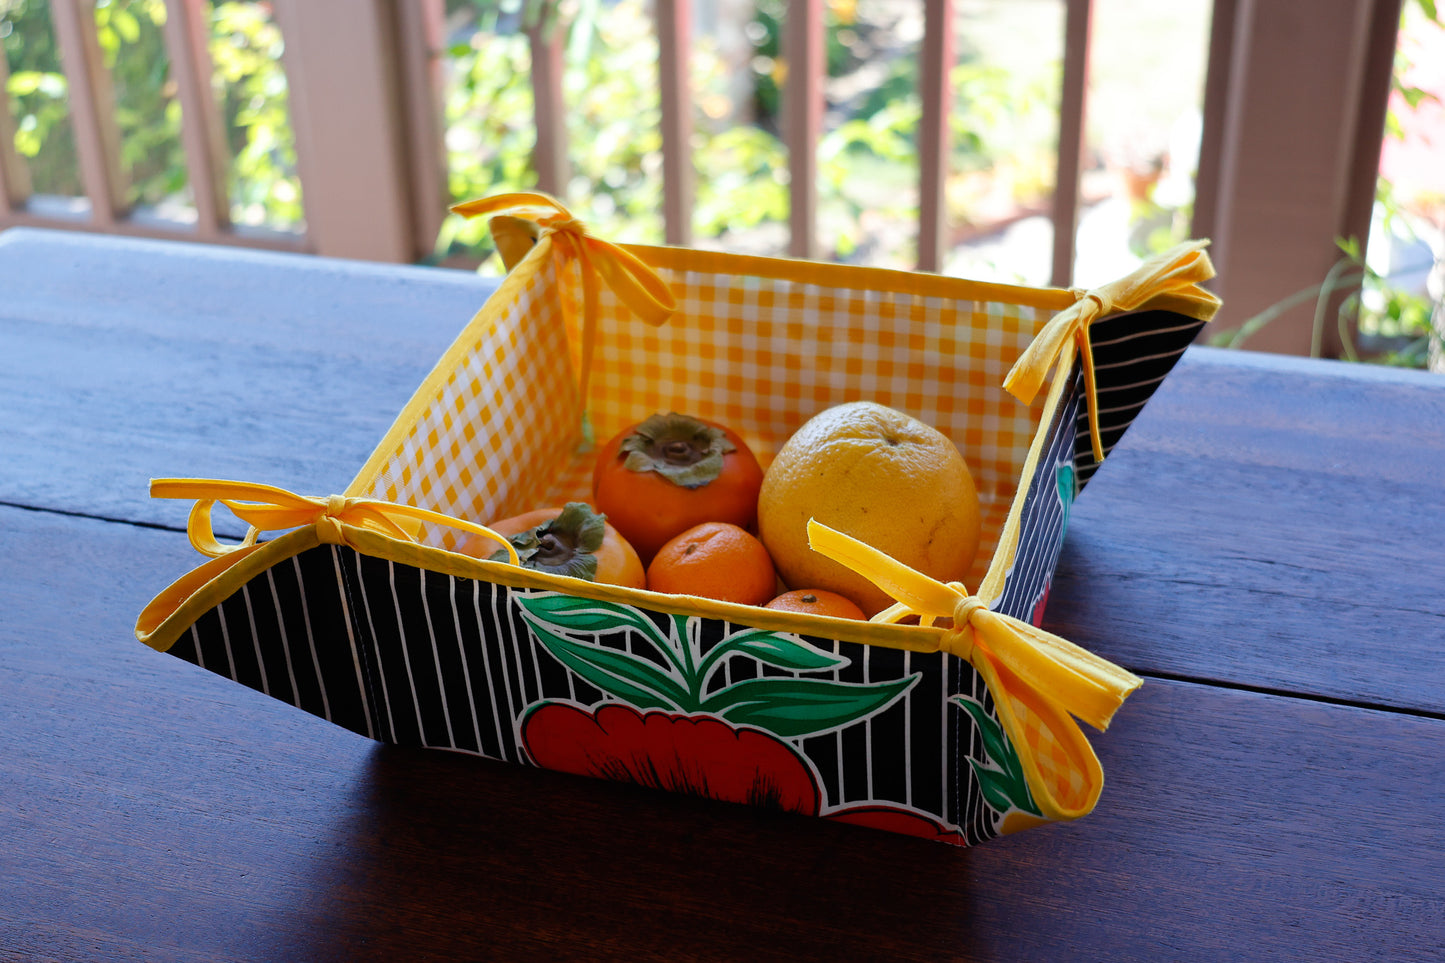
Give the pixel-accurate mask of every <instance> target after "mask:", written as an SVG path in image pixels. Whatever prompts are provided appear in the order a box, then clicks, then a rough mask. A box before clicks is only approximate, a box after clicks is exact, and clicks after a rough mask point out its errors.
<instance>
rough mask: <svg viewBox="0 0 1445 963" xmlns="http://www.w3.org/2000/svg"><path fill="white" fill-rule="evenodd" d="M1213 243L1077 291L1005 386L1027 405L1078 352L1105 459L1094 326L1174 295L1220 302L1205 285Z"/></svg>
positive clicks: (1192, 245)
mask: <svg viewBox="0 0 1445 963" xmlns="http://www.w3.org/2000/svg"><path fill="white" fill-rule="evenodd" d="M1208 244H1209V242H1208V241H1186V242H1185V243H1183V244H1180V245H1178V246H1176V247H1174V248H1171V249H1170V250H1168V251H1165V252H1164V253H1163V254H1158V255H1155V256H1154V257H1152V258H1150V259H1149V260H1147V261H1145V262H1144V263H1143V264H1141V265H1139V267H1138V268H1136V269H1135V270H1134V271H1133V272H1132V273H1130V274H1128V275H1126V276H1124V277H1122V278H1120V279H1119V280H1117V281H1111V282H1109V283H1108V284H1104V285H1101V286H1100V287H1097V288H1093V289H1091V290H1088V291H1079V290H1076V291H1075V292H1074V296H1075V298H1076V300H1075V301H1074V303H1073V304H1072V305H1070V306H1069V307H1067V308H1065V309H1064V310H1062V311H1060V312H1059V313H1058V314H1056V315H1054V316H1053V317H1052V318H1051V319H1050V320H1049V322H1048V323H1047V324H1045V325H1044V327H1043V329H1042V330H1040V331H1039V333H1038V334H1037V335H1036V336H1035V337H1034V340H1033V341H1032V342H1030V344H1029V346H1028V347H1027V348H1026V349H1025V350H1024V353H1023V354H1022V355H1020V356H1019V359H1018V360H1017V361H1016V362H1014V366H1013V368H1012V369H1010V371H1009V373H1008V376H1007V377H1006V378H1004V382H1003V386H1004V388H1005V389H1006V390H1007V391H1008V392H1009V394H1011V395H1013V396H1014V397H1015V398H1017V399H1019V400H1020V401H1022V402H1023V403H1024V404H1029V403H1030V402H1032V401H1033V400H1034V396H1036V395H1037V394H1038V393H1039V388H1040V387H1042V386H1043V383H1044V379H1045V377H1047V375H1048V372H1049V368H1050V367H1051V366H1053V365H1054V364H1055V363H1056V362H1057V368H1056V369H1055V370H1056V374H1063V373H1065V372H1067V371H1068V370H1069V368H1070V367H1071V366H1072V365H1073V363H1074V353H1075V352H1076V351H1077V352H1078V354H1079V356H1080V358H1082V360H1083V367H1084V396H1085V400H1086V402H1087V404H1088V410H1089V440H1090V441H1091V442H1092V443H1093V447H1094V460H1095V461H1096V462H1101V461H1103V460H1104V442H1103V439H1102V438H1101V437H1100V435H1099V411H1098V409H1099V402H1098V391H1097V388H1096V385H1095V381H1094V352H1093V349H1092V347H1091V346H1090V343H1089V325H1091V324H1093V323H1094V321H1095V320H1097V319H1098V318H1103V317H1107V316H1109V315H1111V314H1114V313H1116V312H1123V311H1133V310H1135V309H1137V308H1141V307H1143V306H1144V305H1145V304H1147V303H1148V302H1150V301H1152V300H1153V299H1154V298H1156V297H1158V296H1160V295H1163V294H1168V295H1173V296H1175V297H1179V298H1183V299H1185V300H1187V301H1190V302H1193V303H1195V304H1200V305H1206V306H1210V307H1209V311H1210V313H1212V310H1213V308H1217V307H1218V306H1219V299H1218V298H1217V297H1215V296H1214V295H1213V294H1211V293H1210V292H1208V291H1206V290H1204V289H1203V288H1201V287H1199V285H1200V284H1201V283H1202V282H1204V281H1208V280H1209V279H1210V278H1212V277H1214V265H1213V264H1211V263H1210V260H1209V255H1208V254H1206V253H1205V251H1204V248H1205V247H1206V246H1207V245H1208Z"/></svg>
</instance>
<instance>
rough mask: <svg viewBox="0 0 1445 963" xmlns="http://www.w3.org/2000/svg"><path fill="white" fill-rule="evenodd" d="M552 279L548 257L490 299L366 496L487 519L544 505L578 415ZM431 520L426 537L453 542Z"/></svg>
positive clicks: (431, 384)
mask: <svg viewBox="0 0 1445 963" xmlns="http://www.w3.org/2000/svg"><path fill="white" fill-rule="evenodd" d="M556 286H557V285H556V274H555V272H554V271H553V270H552V267H551V266H550V265H544V266H543V267H542V269H541V270H540V271H539V272H538V273H537V274H536V275H535V276H534V277H532V278H530V279H529V280H528V282H527V283H526V284H525V286H523V287H522V288H521V290H519V291H517V292H516V296H515V297H513V298H511V299H508V300H506V301H505V302H497V301H496V300H495V299H494V300H493V301H490V302H488V304H487V305H486V307H485V309H484V310H483V311H481V312H480V313H479V314H478V316H477V318H476V319H474V320H473V322H472V323H471V325H469V326H468V327H467V329H466V331H464V332H463V334H462V337H461V338H460V339H459V340H458V343H457V344H455V345H453V348H452V350H451V351H450V352H449V357H453V358H454V364H453V365H452V366H451V367H450V369H449V370H447V371H445V372H441V371H438V372H437V373H435V375H434V376H433V378H432V379H429V381H428V383H427V384H425V385H423V387H422V391H423V392H427V391H429V392H430V393H429V395H425V396H420V395H419V396H418V398H417V399H415V400H414V402H413V404H416V403H418V402H421V405H420V407H419V409H418V411H417V414H416V417H415V419H414V420H412V421H410V423H408V424H405V425H401V424H398V425H397V426H395V428H401V429H403V430H404V435H403V437H402V440H401V442H400V444H399V446H398V447H397V448H396V450H395V451H394V452H392V453H391V455H390V457H389V458H388V459H387V460H386V462H385V463H384V465H383V467H382V470H381V471H380V472H379V473H378V475H377V477H376V479H375V480H374V481H373V482H372V484H371V486H370V490H369V494H370V497H373V498H382V499H385V500H387V501H394V502H402V503H405V504H410V505H417V506H420V507H422V508H428V509H431V510H432V511H437V512H442V513H443V514H447V515H452V516H455V517H458V518H465V519H469V520H471V521H476V522H482V523H486V522H492V521H497V520H499V519H501V518H504V517H506V516H508V515H513V514H517V513H519V512H522V511H525V510H528V509H530V508H535V507H539V506H540V505H541V504H542V503H541V502H539V501H537V496H538V495H539V493H541V492H545V491H546V490H547V489H548V488H549V487H551V485H552V484H553V482H554V481H555V478H556V473H557V468H558V466H559V465H561V464H563V463H565V462H567V460H568V459H569V457H570V455H571V453H572V450H573V449H574V448H575V447H576V442H577V425H578V423H579V420H580V412H579V408H578V403H577V388H576V383H575V381H574V379H573V377H572V370H573V363H572V362H571V361H570V360H569V358H570V353H571V352H570V349H569V345H568V343H567V339H566V328H565V326H564V325H563V323H562V318H561V314H562V311H561V308H560V304H559V299H558V297H557V294H556ZM409 407H410V406H409ZM403 416H405V412H404V413H403ZM429 528H430V529H431V530H430V531H428V532H426V533H425V534H424V537H423V540H424V541H427V542H429V543H430V544H434V545H440V546H442V547H445V548H455V547H456V543H457V540H458V536H457V534H456V533H455V532H454V531H452V530H451V529H446V528H443V527H440V526H429Z"/></svg>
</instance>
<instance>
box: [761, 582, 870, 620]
mask: <svg viewBox="0 0 1445 963" xmlns="http://www.w3.org/2000/svg"><path fill="white" fill-rule="evenodd" d="M763 608H765V609H777V610H778V611H780V612H801V613H803V614H805V615H829V616H832V617H833V618H835V619H866V618H867V617H868V616H866V615H864V614H863V610H862V609H860V608H859V607H858V606H857V604H856V603H855V602H854V601H853V600H852V599H850V598H847V597H846V596H842V595H839V594H838V593H837V592H829V591H827V590H826V589H794V590H793V591H791V592H784V593H783V594H782V595H779V596H778V597H777V598H775V599H773V600H772V601H771V602H769V603H768V604H767V605H765V606H763Z"/></svg>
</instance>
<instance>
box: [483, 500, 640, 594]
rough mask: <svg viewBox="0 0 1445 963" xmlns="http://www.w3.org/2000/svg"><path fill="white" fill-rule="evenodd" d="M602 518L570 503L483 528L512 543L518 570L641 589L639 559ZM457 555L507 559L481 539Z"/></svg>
mask: <svg viewBox="0 0 1445 963" xmlns="http://www.w3.org/2000/svg"><path fill="white" fill-rule="evenodd" d="M606 519H607V516H605V515H598V514H597V513H595V512H593V511H592V508H591V506H590V505H588V504H587V503H585V502H569V503H568V504H567V506H566V507H565V508H539V509H537V510H536V511H531V512H524V513H523V514H521V515H513V516H512V517H511V518H504V519H502V520H501V521H499V522H494V523H493V524H491V525H488V526H487V527H488V528H490V529H491V530H492V531H494V532H496V533H497V534H498V535H501V536H504V537H505V538H506V539H507V541H509V542H511V543H512V547H513V548H515V549H516V550H517V554H518V556H519V557H520V558H521V561H522V567H523V568H530V569H535V570H537V571H539V572H551V573H552V574H554V575H571V576H573V577H575V578H584V579H586V580H587V581H589V582H606V583H608V584H610V585H625V586H627V587H629V588H644V587H646V585H647V576H646V574H645V573H644V571H643V568H642V560H641V559H639V558H638V557H637V552H636V551H634V550H633V548H632V546H631V545H629V544H628V543H627V539H625V538H623V537H622V535H621V534H620V533H619V532H618V531H617V529H615V528H613V527H612V526H611V525H609V524H607V520H606ZM599 522H600V523H601V525H600V531H599V525H598V523H599ZM599 536H600V537H599ZM457 551H459V552H461V553H462V554H463V555H471V556H473V557H474V558H497V557H499V556H500V558H502V559H505V558H506V554H505V551H504V550H503V549H502V546H501V545H499V544H498V543H497V542H495V541H493V540H492V539H490V538H487V537H486V536H483V535H471V536H468V537H467V539H466V541H464V542H462V544H461V545H460V546H459V547H458V548H457Z"/></svg>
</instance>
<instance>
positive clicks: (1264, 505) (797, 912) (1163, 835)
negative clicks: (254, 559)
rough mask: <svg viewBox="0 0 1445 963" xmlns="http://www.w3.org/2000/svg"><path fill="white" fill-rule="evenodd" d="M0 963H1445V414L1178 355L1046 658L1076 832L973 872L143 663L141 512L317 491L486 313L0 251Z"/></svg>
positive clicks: (197, 267) (284, 279) (187, 254)
mask: <svg viewBox="0 0 1445 963" xmlns="http://www.w3.org/2000/svg"><path fill="white" fill-rule="evenodd" d="M0 279H3V283H0V453H3V456H0V457H3V460H0V735H3V736H4V740H5V745H4V748H3V750H0V958H3V959H7V960H8V959H23V960H32V959H40V960H44V959H56V960H78V959H107V960H110V959H125V958H139V957H144V958H146V959H175V960H188V961H189V960H203V959H272V958H286V959H345V960H354V959H363V958H381V959H420V958H461V959H483V958H499V959H532V958H535V959H550V958H569V957H590V958H616V959H626V960H645V959H750V960H751V959H828V958H837V959H918V960H940V959H1019V960H1067V959H1082V960H1103V959H1109V960H1136V959H1137V960H1150V961H1153V960H1166V959H1169V960H1173V959H1204V960H1217V959H1244V960H1267V959H1309V960H1334V959H1338V960H1362V959H1389V960H1425V959H1440V958H1442V957H1445V762H1442V756H1445V753H1442V750H1445V508H1442V504H1445V497H1442V496H1445V379H1442V378H1439V377H1434V376H1429V375H1425V374H1419V373H1410V372H1396V371H1387V370H1377V369H1373V368H1366V367H1359V366H1349V365H1345V364H1340V363H1332V362H1311V361H1306V360H1297V359H1288V358H1279V357H1269V356H1262V355H1252V354H1247V353H1237V352H1223V351H1218V350H1211V349H1206V348H1194V349H1190V351H1189V352H1188V353H1187V354H1186V356H1185V358H1184V359H1183V361H1182V362H1181V364H1180V366H1179V368H1178V369H1177V370H1176V372H1175V373H1174V374H1173V375H1172V376H1171V377H1170V379H1169V380H1168V381H1167V382H1166V383H1165V385H1164V387H1163V388H1162V389H1161V390H1160V392H1159V394H1158V396H1157V397H1156V399H1155V400H1154V401H1153V402H1152V403H1151V404H1150V406H1149V408H1148V409H1147V410H1146V411H1145V413H1144V415H1143V416H1142V417H1141V418H1140V420H1139V421H1138V422H1137V423H1136V425H1135V426H1134V428H1133V429H1132V430H1131V432H1130V434H1129V435H1128V436H1127V437H1126V439H1125V441H1124V442H1123V443H1122V445H1121V446H1120V447H1119V449H1118V450H1117V451H1116V452H1115V453H1114V455H1113V456H1112V457H1111V458H1110V460H1109V462H1108V463H1107V465H1106V466H1105V467H1104V468H1103V469H1102V470H1101V471H1100V473H1099V474H1098V476H1097V477H1096V478H1095V479H1094V480H1093V481H1092V482H1091V484H1090V486H1089V488H1088V490H1087V491H1086V492H1085V493H1084V495H1083V497H1082V498H1081V499H1080V501H1079V503H1078V505H1077V506H1076V509H1075V514H1074V520H1073V522H1072V523H1071V528H1070V534H1069V540H1068V543H1067V544H1066V546H1065V551H1064V557H1063V559H1062V562H1061V565H1060V570H1059V575H1058V579H1057V581H1056V584H1055V588H1054V592H1053V598H1052V601H1051V603H1050V608H1049V611H1048V617H1047V623H1046V624H1047V626H1048V627H1049V628H1051V629H1052V630H1054V631H1056V632H1058V633H1059V634H1061V635H1064V636H1065V637H1066V638H1069V639H1072V640H1074V641H1076V642H1078V643H1080V644H1081V645H1084V646H1086V647H1088V648H1091V649H1093V650H1095V651H1097V652H1098V653H1100V654H1101V655H1103V656H1105V657H1108V658H1110V659H1113V660H1115V661H1118V662H1120V663H1121V664H1123V665H1125V666H1127V667H1129V668H1131V669H1133V670H1134V671H1136V672H1138V673H1140V674H1142V675H1144V676H1145V677H1146V679H1147V681H1146V684H1145V685H1144V687H1143V688H1142V689H1141V690H1140V691H1139V692H1138V693H1136V694H1135V695H1134V696H1133V697H1132V698H1131V699H1130V700H1129V701H1128V702H1127V703H1126V704H1125V706H1124V708H1123V710H1121V712H1120V713H1119V716H1118V718H1117V720H1116V722H1115V724H1114V726H1113V727H1112V728H1111V729H1110V731H1109V732H1108V733H1105V734H1103V735H1098V736H1095V737H1094V739H1093V741H1094V744H1095V747H1096V749H1097V750H1098V752H1099V755H1100V757H1101V759H1102V761H1103V765H1104V769H1105V772H1106V773H1107V779H1108V783H1107V786H1106V788H1105V791H1104V796H1103V798H1102V800H1101V802H1100V804H1099V807H1098V809H1097V810H1096V811H1095V812H1094V813H1093V814H1092V815H1091V816H1089V817H1087V818H1085V819H1083V820H1081V821H1079V822H1076V823H1071V824H1066V825H1057V826H1050V827H1046V828H1042V829H1035V830H1031V831H1028V832H1025V833H1022V834H1020V835H1016V836H1011V837H1007V838H1004V839H1000V840H995V841H993V842H991V843H989V844H987V845H984V846H980V847H977V848H975V849H971V850H962V849H957V848H954V847H950V846H945V845H940V844H937V843H928V842H923V841H920V840H914V839H911V838H907V837H903V836H896V835H892V834H887V833H882V832H877V831H873V830H866V829H861V828H857V827H849V826H844V825H838V824H834V823H831V822H828V821H826V820H811V819H803V818H797V817H784V816H775V815H768V814H765V813H760V812H758V811H754V810H750V809H746V808H743V807H739V806H734V805H730V804H723V803H709V802H705V801H700V800H696V799H690V798H684V797H677V796H669V795H664V794H661V793H656V792H651V791H647V790H642V789H638V788H634V787H629V786H623V785H617V784H609V783H600V782H595V781H591V780H583V779H580V778H575V777H570V776H563V775H559V774H554V773H548V772H543V771H535V770H529V769H521V768H514V767H509V766H505V765H501V764H494V763H489V762H486V761H482V760H478V759H475V758H471V757H463V756H459V755H452V754H447V753H442V752H433V751H411V750H404V749H397V748H388V747H380V746H378V745H375V744H373V743H370V742H368V741H366V740H365V739H362V738H360V737H358V736H354V735H352V734H351V733H348V732H346V731H343V730H341V729H338V728H335V727H332V726H330V725H328V724H326V723H325V722H323V721H321V720H319V719H316V718H314V717H311V716H308V715H305V714H303V713H301V712H299V711H298V710H295V709H292V708H291V707H289V706H286V705H283V704H281V703H279V702H276V701H273V700H270V699H268V698H266V697H264V696H262V695H260V694H259V693H256V692H253V691H251V690H249V689H245V688H243V687H241V686H237V685H235V684H234V683H231V682H229V681H227V680H224V679H221V678H219V677H217V676H214V675H211V674H210V673H207V672H203V671H200V670H198V669H196V668H195V667H193V666H190V665H187V664H184V663H182V662H181V661H180V660H178V659H172V658H168V657H166V656H163V655H160V654H158V653H156V652H153V651H151V650H150V649H148V648H146V647H145V646H143V645H141V644H140V643H138V642H136V641H135V639H134V638H133V636H132V627H133V624H134V619H135V616H136V614H137V613H138V612H139V610H140V609H141V607H142V606H143V605H144V604H145V603H146V602H147V601H148V600H149V599H150V597H151V596H152V595H153V594H154V593H155V592H156V591H158V590H159V589H160V588H161V587H163V586H164V585H165V584H166V583H167V582H168V581H170V580H171V579H172V578H173V577H175V576H177V575H178V574H180V573H181V572H183V571H186V570H187V569H189V568H190V567H192V566H193V564H195V562H196V561H197V560H198V556H196V555H195V554H194V552H193V551H192V550H191V549H190V547H189V546H188V544H187V542H186V539H185V537H184V535H182V534H180V533H179V529H180V528H181V526H182V525H183V522H184V511H185V506H184V505H182V504H180V503H176V502H160V501H158V502H152V501H151V500H150V499H149V498H148V497H147V481H148V479H149V478H151V477H152V476H164V475H168V474H174V475H194V476H210V477H220V478H241V479H248V480H263V481H266V482H269V483H274V484H279V485H282V486H285V487H289V488H292V489H293V490H300V491H339V490H340V489H341V488H342V487H344V485H345V484H346V482H348V481H349V480H350V478H351V476H352V475H353V474H354V473H355V471H356V469H357V468H358V467H359V466H360V465H361V463H362V462H363V461H364V459H365V457H366V455H367V454H368V453H369V452H370V450H371V448H372V447H373V445H374V444H375V443H376V441H377V440H378V439H379V438H380V437H381V433H382V432H383V431H384V429H385V428H386V427H387V426H388V425H389V424H390V423H391V421H392V419H393V418H394V416H395V414H396V412H397V411H398V410H399V408H400V407H401V404H402V403H403V402H404V401H405V399H406V398H407V397H408V396H409V394H410V392H411V391H412V389H413V388H414V387H415V386H416V384H417V383H418V382H419V381H420V379H421V378H422V376H423V375H424V374H425V372H426V371H427V370H428V369H429V368H430V366H431V365H432V364H433V362H434V361H435V360H436V358H437V357H438V355H439V354H440V352H441V350H442V349H443V348H444V347H445V346H446V345H447V344H448V343H449V342H450V341H451V339H452V338H453V337H454V335H455V333H456V331H457V330H458V328H459V327H460V325H461V324H462V323H463V322H464V321H465V320H466V319H467V318H468V317H470V315H471V313H472V311H473V310H475V308H476V307H477V306H479V305H480V303H481V302H482V300H483V299H484V298H485V295H486V293H487V291H488V290H489V287H490V285H489V283H488V282H486V281H484V280H481V279H478V278H476V277H473V276H471V275H467V274H460V273H450V272H445V271H440V270H429V269H422V268H392V267H376V266H370V265H359V264H354V263H348V262H340V261H328V260H323V259H314V258H303V257H297V256H287V255H272V254H255V253H247V252H240V251H235V250H226V249H218V248H205V247H198V246H187V245H178V244H165V243H155V242H138V241H126V240H117V239H109V238H99V237H89V236H82V235H71V234H60V233H51V232H45V231H39V230H24V229H17V230H12V231H10V232H8V233H6V234H4V235H0Z"/></svg>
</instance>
